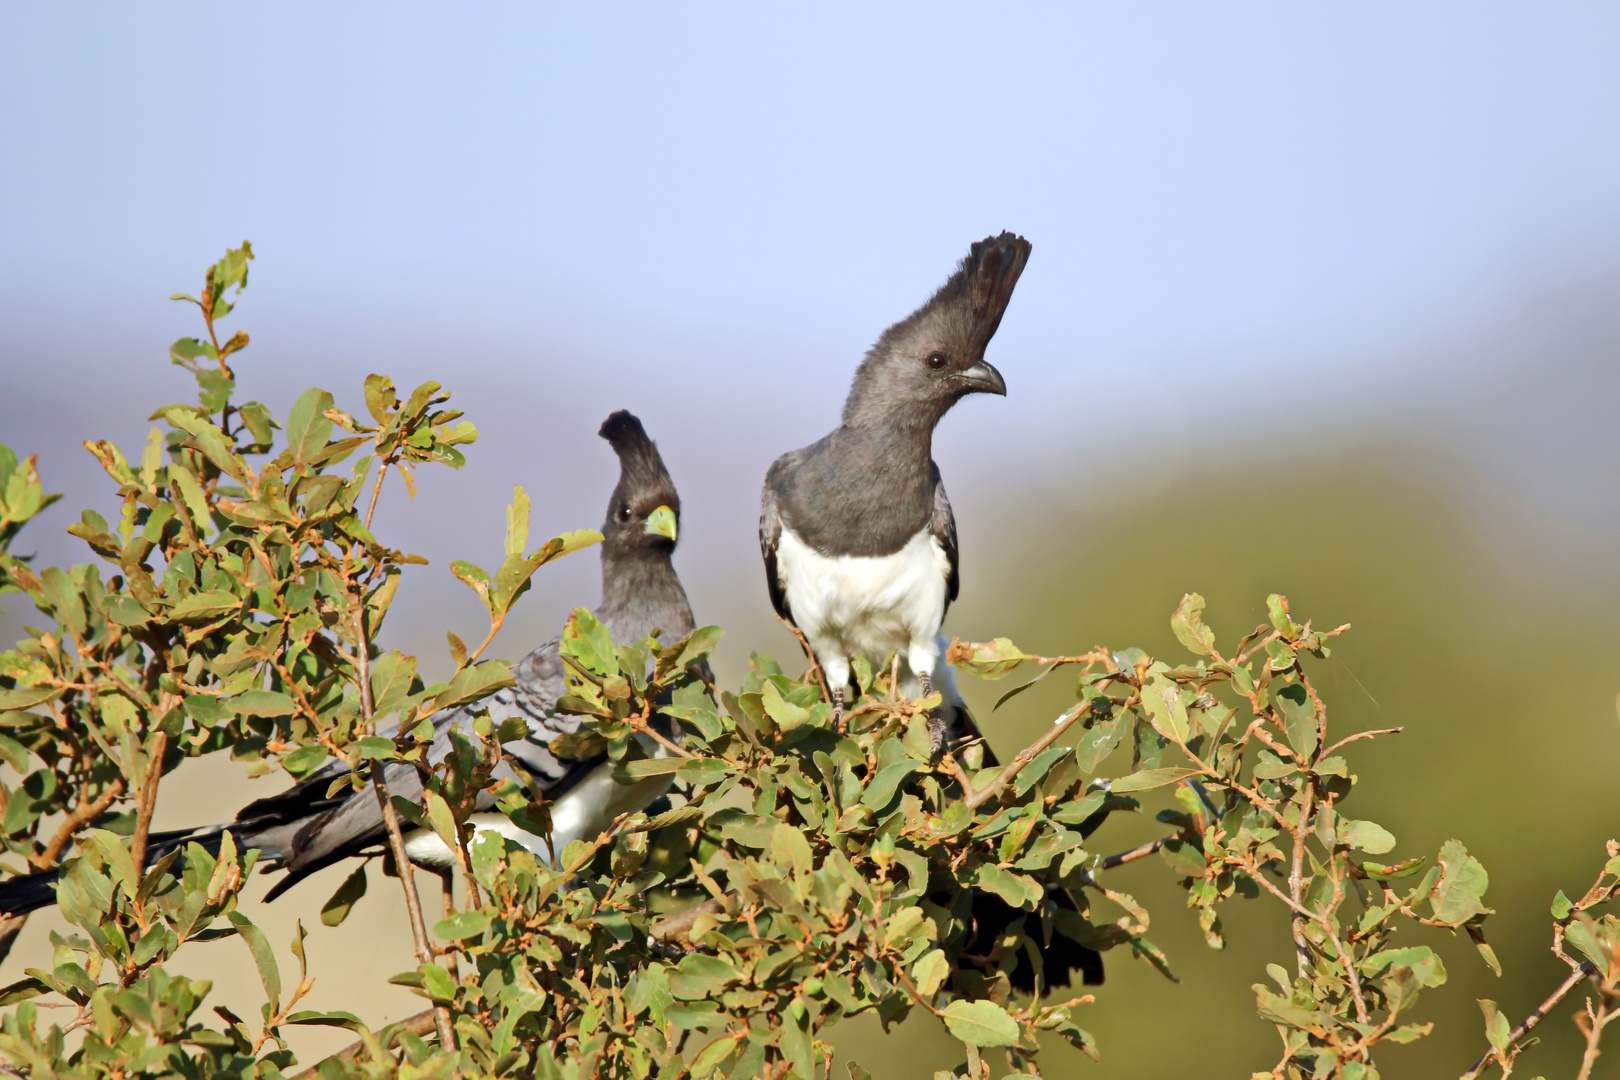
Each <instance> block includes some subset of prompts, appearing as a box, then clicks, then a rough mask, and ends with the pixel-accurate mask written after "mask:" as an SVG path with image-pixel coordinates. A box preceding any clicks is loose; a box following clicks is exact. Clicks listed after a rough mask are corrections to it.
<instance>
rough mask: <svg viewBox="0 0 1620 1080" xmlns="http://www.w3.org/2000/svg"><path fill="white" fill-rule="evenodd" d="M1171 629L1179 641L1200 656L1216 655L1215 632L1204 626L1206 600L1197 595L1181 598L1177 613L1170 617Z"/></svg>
mask: <svg viewBox="0 0 1620 1080" xmlns="http://www.w3.org/2000/svg"><path fill="white" fill-rule="evenodd" d="M1161 610H1162V609H1161ZM1170 629H1171V630H1172V631H1174V632H1175V635H1176V640H1177V641H1179V642H1181V643H1182V644H1183V645H1185V646H1186V647H1187V648H1188V649H1190V650H1192V651H1193V652H1195V653H1197V654H1198V655H1199V656H1214V655H1215V631H1213V630H1211V629H1210V628H1209V627H1207V626H1205V625H1204V598H1203V597H1202V596H1199V595H1198V594H1197V593H1187V594H1186V595H1185V596H1183V597H1182V598H1181V604H1180V606H1178V607H1177V608H1176V613H1175V614H1174V615H1172V616H1170Z"/></svg>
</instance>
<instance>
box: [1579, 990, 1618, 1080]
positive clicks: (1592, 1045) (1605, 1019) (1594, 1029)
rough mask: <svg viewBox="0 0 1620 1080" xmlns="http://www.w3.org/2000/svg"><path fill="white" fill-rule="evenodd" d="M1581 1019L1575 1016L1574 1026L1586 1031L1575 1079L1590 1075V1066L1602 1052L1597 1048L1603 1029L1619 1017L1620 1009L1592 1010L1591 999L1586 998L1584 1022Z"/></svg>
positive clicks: (1586, 1077)
mask: <svg viewBox="0 0 1620 1080" xmlns="http://www.w3.org/2000/svg"><path fill="white" fill-rule="evenodd" d="M1581 1019H1582V1017H1581V1016H1579V1015H1577V1016H1576V1017H1575V1026H1576V1027H1578V1028H1580V1029H1581V1030H1582V1031H1584V1032H1585V1033H1586V1053H1584V1054H1582V1055H1581V1071H1580V1072H1579V1073H1578V1074H1577V1075H1576V1077H1575V1080H1588V1078H1589V1077H1590V1076H1591V1075H1592V1066H1593V1065H1596V1064H1597V1059H1598V1055H1599V1054H1600V1053H1602V1051H1601V1050H1599V1049H1598V1044H1599V1043H1601V1042H1602V1041H1603V1029H1604V1028H1606V1027H1608V1026H1609V1024H1610V1022H1612V1021H1614V1020H1616V1019H1620V1010H1617V1011H1610V1010H1608V1009H1607V1008H1604V1009H1598V1010H1594V1009H1593V1008H1592V999H1591V998H1587V999H1586V1014H1585V1020H1586V1023H1584V1024H1583V1023H1581Z"/></svg>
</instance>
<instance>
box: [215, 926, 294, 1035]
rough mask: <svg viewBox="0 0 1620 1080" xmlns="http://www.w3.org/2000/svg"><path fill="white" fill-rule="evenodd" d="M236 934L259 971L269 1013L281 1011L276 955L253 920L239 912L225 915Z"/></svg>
mask: <svg viewBox="0 0 1620 1080" xmlns="http://www.w3.org/2000/svg"><path fill="white" fill-rule="evenodd" d="M226 918H228V919H230V920H231V925H232V926H234V927H236V932H237V933H238V934H240V935H242V940H243V941H245V942H246V943H247V947H248V951H249V952H250V953H252V954H253V963H254V965H255V966H257V967H258V969H259V980H260V981H261V982H263V983H264V993H265V996H266V997H268V998H269V999H270V1011H271V1013H278V1012H280V1011H281V969H280V968H279V967H277V966H276V954H275V953H274V952H273V951H271V949H270V942H269V940H268V939H267V938H265V936H264V931H263V930H260V929H259V928H258V927H257V926H255V925H254V924H253V920H252V919H249V918H248V917H247V916H246V915H243V914H242V913H241V912H240V911H231V912H227V913H226Z"/></svg>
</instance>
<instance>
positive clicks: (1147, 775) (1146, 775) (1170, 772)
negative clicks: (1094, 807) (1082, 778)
mask: <svg viewBox="0 0 1620 1080" xmlns="http://www.w3.org/2000/svg"><path fill="white" fill-rule="evenodd" d="M1197 775H1198V770H1197V769H1172V768H1165V769H1143V770H1142V771H1141V772H1134V773H1130V774H1129V775H1127V776H1122V777H1120V778H1119V779H1118V780H1115V781H1113V782H1112V783H1110V784H1109V785H1108V790H1109V791H1112V792H1116V793H1118V794H1121V795H1123V794H1125V793H1126V792H1132V791H1151V790H1152V789H1154V788H1159V787H1164V786H1165V785H1166V784H1173V783H1175V782H1176V781H1177V780H1184V779H1186V778H1187V777H1189V776H1197Z"/></svg>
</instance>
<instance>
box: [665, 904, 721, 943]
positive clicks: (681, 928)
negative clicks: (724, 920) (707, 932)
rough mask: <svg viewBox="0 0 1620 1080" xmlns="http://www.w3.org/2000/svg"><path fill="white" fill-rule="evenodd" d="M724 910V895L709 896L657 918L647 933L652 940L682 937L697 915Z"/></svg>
mask: <svg viewBox="0 0 1620 1080" xmlns="http://www.w3.org/2000/svg"><path fill="white" fill-rule="evenodd" d="M728 895H729V894H728ZM724 910H726V901H725V897H723V896H711V897H710V898H709V899H707V900H705V901H703V902H702V903H701V904H693V905H692V906H691V907H689V908H687V909H686V910H684V911H678V912H676V913H675V914H674V915H670V916H667V917H665V918H662V919H659V920H658V921H657V922H655V923H653V924H652V929H651V930H649V931H648V933H649V934H650V935H651V936H652V939H653V940H654V941H671V940H673V939H675V938H679V937H684V936H685V935H686V933H687V932H688V931H689V930H691V929H692V924H693V923H695V922H697V920H698V916H699V915H713V914H716V913H718V912H721V911H724Z"/></svg>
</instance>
